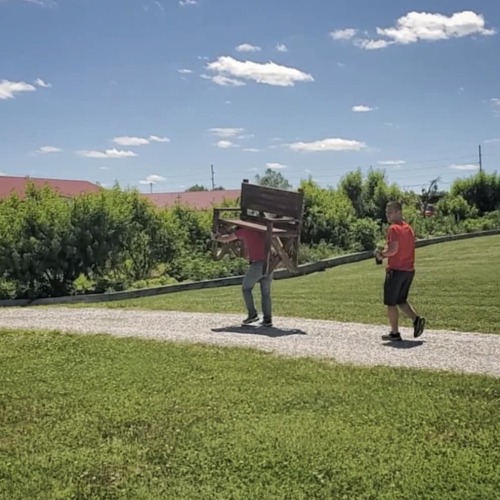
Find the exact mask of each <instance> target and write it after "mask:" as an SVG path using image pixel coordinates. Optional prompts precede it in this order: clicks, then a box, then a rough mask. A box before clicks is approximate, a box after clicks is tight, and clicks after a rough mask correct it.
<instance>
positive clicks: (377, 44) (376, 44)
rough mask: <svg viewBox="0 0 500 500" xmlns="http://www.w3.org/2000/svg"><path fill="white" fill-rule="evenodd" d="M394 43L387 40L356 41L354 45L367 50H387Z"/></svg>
mask: <svg viewBox="0 0 500 500" xmlns="http://www.w3.org/2000/svg"><path fill="white" fill-rule="evenodd" d="M394 43H395V42H389V41H387V40H354V45H356V46H357V47H361V48H362V49H366V50H378V49H385V48H386V47H388V46H389V45H393V44H394Z"/></svg>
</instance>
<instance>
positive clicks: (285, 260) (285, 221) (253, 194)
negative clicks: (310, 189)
mask: <svg viewBox="0 0 500 500" xmlns="http://www.w3.org/2000/svg"><path fill="white" fill-rule="evenodd" d="M303 204H304V193H303V192H301V191H287V190H285V189H277V188H271V187H267V186H259V185H257V184H250V183H249V182H248V180H246V179H245V180H244V181H243V183H242V185H241V195H240V206H239V208H214V218H213V232H214V233H215V234H225V233H227V232H229V231H231V230H232V229H235V228H237V227H241V228H248V229H252V230H255V231H260V232H262V233H265V236H266V239H265V254H266V256H267V261H266V266H265V267H266V269H265V272H266V273H269V272H272V271H273V270H274V269H276V268H277V267H278V266H280V265H283V266H285V267H286V268H287V269H289V270H290V271H295V270H296V269H297V264H298V253H299V243H300V232H301V229H302V214H303ZM228 252H232V253H233V254H234V255H236V256H238V257H243V256H244V255H245V249H244V245H243V244H242V242H241V241H240V240H237V241H233V242H230V243H224V244H222V246H221V247H219V245H218V244H217V243H216V242H214V252H213V253H214V258H215V259H221V258H222V257H223V256H224V255H226V254H227V253H228Z"/></svg>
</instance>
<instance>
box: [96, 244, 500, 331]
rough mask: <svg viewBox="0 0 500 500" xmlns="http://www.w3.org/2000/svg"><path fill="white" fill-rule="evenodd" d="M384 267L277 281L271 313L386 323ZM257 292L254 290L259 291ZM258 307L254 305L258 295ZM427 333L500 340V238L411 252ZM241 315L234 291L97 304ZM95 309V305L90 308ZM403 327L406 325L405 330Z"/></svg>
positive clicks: (415, 295)
mask: <svg viewBox="0 0 500 500" xmlns="http://www.w3.org/2000/svg"><path fill="white" fill-rule="evenodd" d="M383 274H384V273H383V267H382V266H376V265H375V263H374V261H373V260H369V261H365V262H361V263H356V264H347V265H344V266H339V267H335V268H332V269H329V270H327V271H325V272H322V273H316V274H312V275H309V276H304V277H299V278H293V279H288V280H276V281H275V282H274V283H273V300H274V314H275V315H276V316H299V317H305V318H319V319H330V320H339V321H353V322H361V323H386V318H385V310H384V307H383V305H382V282H383V278H384V275H383ZM257 288H258V287H257ZM256 297H257V300H260V299H259V298H258V297H259V295H258V293H257V294H256ZM410 301H411V302H413V304H414V305H415V307H416V308H417V310H418V312H420V313H421V314H422V315H424V316H425V317H426V318H427V320H428V323H427V325H428V327H429V328H437V329H439V328H442V329H451V330H460V331H479V332H491V333H500V319H499V318H500V236H488V237H483V238H474V239H471V240H462V241H456V242H449V243H441V244H438V245H432V246H429V247H424V248H421V249H418V250H417V273H416V276H415V281H414V284H413V289H412V293H411V297H410ZM102 305H103V307H113V308H116V307H126V308H133V307H136V308H144V309H162V310H182V311H201V312H231V313H238V312H239V313H241V314H242V315H243V312H244V308H243V301H242V297H241V293H240V287H239V286H232V287H224V288H218V289H207V290H196V291H189V292H179V293H172V294H167V295H160V296H157V297H150V298H144V299H136V300H124V301H120V302H110V303H107V304H102ZM90 306H92V307H93V306H95V304H90ZM403 324H405V325H407V326H408V325H409V323H408V322H407V321H406V323H403Z"/></svg>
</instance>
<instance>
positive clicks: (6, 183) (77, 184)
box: [0, 175, 102, 198]
mask: <svg viewBox="0 0 500 500" xmlns="http://www.w3.org/2000/svg"><path fill="white" fill-rule="evenodd" d="M28 181H31V182H32V183H33V184H34V185H35V186H36V187H38V188H42V187H44V186H46V185H48V186H50V187H51V188H52V189H54V190H55V191H57V192H58V193H59V194H60V195H61V196H66V197H72V196H76V195H78V194H82V193H95V192H97V191H99V190H100V189H102V188H101V187H100V186H98V185H97V184H93V183H92V182H89V181H72V180H65V179H41V178H35V177H10V176H6V175H2V176H0V198H3V197H6V196H9V195H10V194H12V193H17V194H18V195H19V197H20V198H24V192H25V189H26V184H27V183H28Z"/></svg>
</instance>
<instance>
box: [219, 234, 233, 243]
mask: <svg viewBox="0 0 500 500" xmlns="http://www.w3.org/2000/svg"><path fill="white" fill-rule="evenodd" d="M215 239H216V240H217V241H219V242H221V243H229V242H230V241H235V240H237V239H238V237H237V236H236V235H235V234H234V233H231V234H216V235H215Z"/></svg>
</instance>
